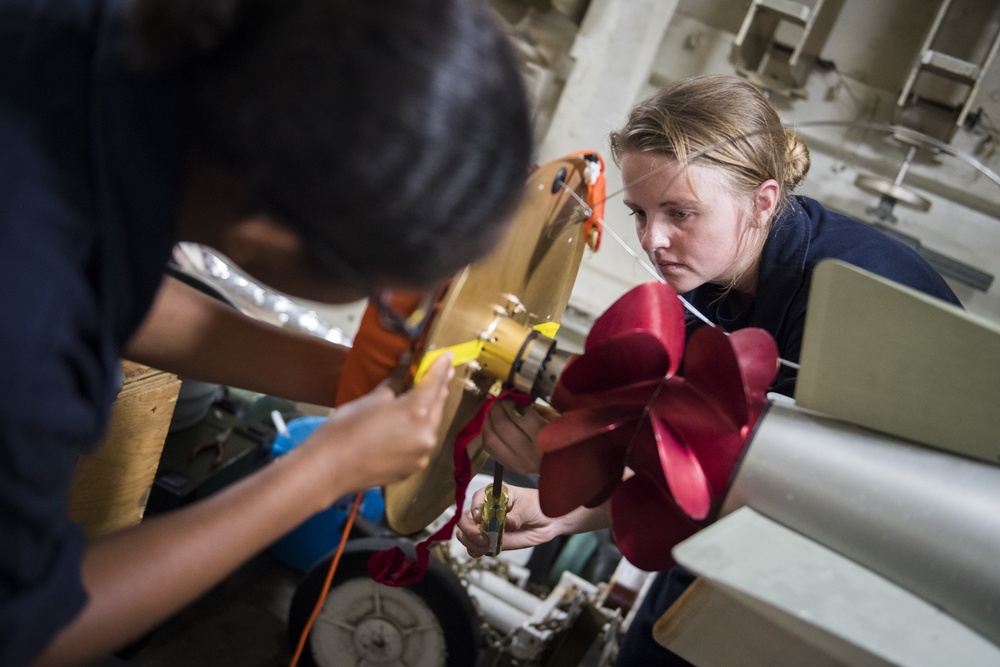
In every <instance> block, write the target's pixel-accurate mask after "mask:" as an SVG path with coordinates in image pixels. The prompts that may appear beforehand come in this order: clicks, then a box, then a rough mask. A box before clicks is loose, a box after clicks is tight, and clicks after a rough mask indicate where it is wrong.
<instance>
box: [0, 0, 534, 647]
mask: <svg viewBox="0 0 1000 667" xmlns="http://www.w3.org/2000/svg"><path fill="white" fill-rule="evenodd" d="M0 62H2V63H3V66H2V67H0V146H2V147H3V150H2V151H0V238H2V239H3V240H2V242H0V312H2V313H3V317H2V318H0V346H2V349H3V352H2V354H0V378H2V379H3V383H4V385H3V395H2V398H3V400H2V401H0V545H2V547H0V665H23V664H39V665H42V664H45V665H55V664H73V663H85V662H87V661H88V660H91V659H92V658H94V657H96V656H100V655H102V654H106V653H108V652H110V651H112V650H114V649H116V648H117V647H120V646H122V645H124V644H126V643H128V642H129V641H130V640H132V639H134V638H136V637H138V636H140V635H141V634H143V633H144V632H146V631H148V630H149V629H150V628H152V627H154V626H155V625H156V624H157V623H159V622H160V621H162V620H163V619H165V618H166V617H167V616H169V615H170V614H172V613H173V612H175V611H176V610H178V609H180V608H181V607H182V606H184V605H185V604H187V603H188V602H190V601H191V600H193V599H194V598H195V597H196V596H198V595H200V594H201V593H202V592H204V591H205V590H207V589H208V588H209V587H210V586H212V585H213V584H215V583H216V582H218V581H219V580H221V579H222V578H223V577H224V576H225V575H226V574H228V573H229V572H230V571H232V570H233V569H234V568H236V567H238V566H239V565H240V564H241V563H243V562H245V561H246V560H247V559H248V558H250V557H251V556H253V555H254V554H255V553H257V552H258V551H260V550H261V549H263V548H265V547H267V546H268V545H269V544H270V543H271V542H273V541H274V540H275V539H277V538H279V537H280V536H282V535H283V534H285V533H287V532H288V531H289V530H290V529H292V528H294V527H295V526H296V525H298V524H299V523H301V522H302V521H304V520H305V519H306V518H308V517H309V516H310V515H311V514H313V513H315V512H316V511H319V510H321V509H324V508H325V507H327V506H328V505H329V504H330V503H331V502H332V501H333V500H334V499H336V498H338V497H340V496H342V495H343V494H345V493H347V492H350V491H352V490H359V489H363V488H368V487H371V486H377V485H381V484H385V483H388V482H391V481H395V480H398V479H401V478H403V477H405V476H406V475H408V474H409V473H411V472H413V471H414V470H417V469H419V468H420V467H422V466H425V465H427V462H428V460H429V456H430V454H431V453H432V451H433V448H434V446H435V444H436V431H437V425H438V423H439V421H440V418H441V410H442V406H443V401H444V398H445V394H446V391H447V389H446V385H447V378H448V375H449V372H450V368H449V366H448V360H447V357H446V358H445V359H444V360H443V362H442V363H438V364H437V365H436V366H434V367H433V369H432V370H431V371H430V373H428V375H427V377H426V379H425V380H424V381H422V382H421V383H420V384H418V385H417V386H416V387H414V388H413V389H412V390H411V391H409V392H407V393H404V394H401V395H398V396H397V395H396V394H395V392H393V391H392V390H391V389H390V388H388V387H387V386H382V387H380V388H378V389H376V390H375V391H373V392H372V393H370V394H368V395H367V396H365V397H363V398H361V399H359V400H358V401H355V402H352V403H350V404H347V405H345V406H342V407H340V408H339V409H338V410H337V411H336V412H335V413H333V414H332V415H331V418H330V419H329V420H327V422H326V423H325V425H324V426H322V427H321V428H320V429H319V430H318V431H317V432H316V434H315V435H314V436H313V437H311V438H309V440H307V441H306V443H304V444H303V445H302V446H300V447H298V448H296V450H294V451H293V452H290V453H289V454H287V455H285V456H283V457H281V459H279V460H278V461H276V462H275V463H273V464H271V465H269V466H267V467H265V468H263V469H262V470H260V471H259V472H257V473H255V474H254V475H251V476H250V477H247V478H246V479H244V480H241V481H240V482H238V483H236V484H234V485H232V486H230V487H228V488H227V489H225V490H223V491H222V492H220V493H217V494H215V495H213V496H212V497H210V498H208V499H206V500H204V501H202V502H200V503H198V504H195V505H193V506H189V507H187V508H184V509H181V510H178V511H175V512H172V513H168V514H165V515H162V516H158V517H155V518H153V519H151V520H147V521H145V522H143V523H142V524H140V525H139V526H137V527H135V528H134V529H130V530H127V531H123V532H122V533H119V534H116V535H114V536H112V537H110V538H108V539H104V540H101V541H99V542H95V543H93V544H86V543H85V540H84V538H83V535H82V533H81V531H80V530H79V528H78V527H76V526H74V525H73V524H72V522H71V521H70V520H69V519H68V518H67V516H66V501H67V490H68V486H69V482H70V478H71V476H72V473H73V470H74V467H75V464H76V462H77V459H78V457H79V456H80V454H82V453H85V452H87V451H90V450H91V449H93V447H94V446H95V445H96V443H97V442H99V440H100V439H101V436H102V434H103V432H104V429H105V428H106V425H107V423H108V418H109V411H110V408H111V404H112V402H113V400H114V398H115V395H116V393H117V390H118V387H119V382H120V380H119V367H118V364H119V359H120V358H121V357H126V358H129V359H132V360H134V361H138V362H140V363H145V364H147V365H151V366H154V367H156V368H160V369H163V370H167V371H171V372H175V373H178V374H180V375H183V376H185V377H189V378H193V379H200V380H206V381H211V382H219V383H223V384H228V385H233V386H238V387H243V388H246V389H251V390H256V391H260V392H264V393H268V394H273V395H278V396H283V397H286V398H289V399H292V400H298V401H305V402H310V403H317V404H325V405H332V402H333V400H334V397H335V395H336V386H337V376H338V372H339V368H340V364H341V361H342V359H343V355H344V349H343V348H340V347H337V346H335V345H332V344H329V343H327V342H326V341H323V340H321V339H319V338H316V337H310V336H305V335H300V334H295V333H292V332H289V331H287V330H283V329H279V328H277V327H272V326H269V325H266V324H264V323H261V322H257V321H254V320H251V319H250V318H247V317H244V316H243V315H241V314H240V313H238V312H237V311H236V310H235V309H232V308H229V307H228V306H226V305H225V304H223V303H221V302H219V301H216V300H213V299H211V298H209V297H207V296H205V295H204V294H202V293H201V292H199V291H197V290H195V289H193V288H191V287H189V286H187V285H184V284H182V283H181V282H179V281H177V280H174V279H171V278H164V275H163V274H164V268H165V265H166V263H167V261H168V259H169V257H170V252H171V248H172V246H173V244H174V243H175V242H177V241H181V240H184V241H192V242H197V243H203V244H206V245H209V246H211V247H213V248H214V249H216V250H218V251H219V252H220V253H222V254H223V255H225V256H226V257H228V258H229V259H231V260H232V261H233V262H234V263H235V264H236V265H238V266H239V267H240V268H241V269H243V270H244V271H246V272H247V273H249V274H250V275H252V276H253V277H254V278H255V279H257V280H259V281H261V282H262V283H265V284H267V285H269V286H270V287H273V288H275V289H278V290H281V291H284V292H286V293H289V294H291V295H295V296H301V297H304V298H309V299H314V300H320V301H326V302H331V303H343V302H347V301H351V300H355V299H360V298H364V297H370V296H376V295H378V294H380V293H382V292H384V291H385V290H391V289H393V288H409V289H421V288H428V287H430V286H432V285H433V284H434V283H435V282H436V281H438V280H440V279H442V278H444V277H446V276H449V275H451V274H453V273H454V272H455V271H456V270H458V269H459V268H460V267H462V266H464V265H466V264H468V263H470V262H472V261H474V260H476V259H477V258H479V257H480V256H482V255H483V254H484V253H486V252H487V251H488V250H489V249H490V248H491V247H492V246H493V245H494V244H495V243H496V242H497V240H498V239H499V238H500V237H501V235H502V233H503V231H504V229H505V228H506V223H507V221H508V220H509V219H510V218H511V216H512V214H513V212H514V210H515V208H516V206H517V203H518V200H519V198H520V196H521V193H522V190H523V186H524V179H525V178H526V177H527V175H528V173H529V168H530V160H531V132H530V121H529V113H528V105H527V101H526V95H525V92H524V89H523V83H522V80H521V75H520V71H519V67H518V62H517V60H516V57H515V55H514V53H513V51H512V50H511V49H510V47H509V44H508V43H507V41H506V38H505V36H504V34H503V31H502V30H501V29H500V27H499V26H498V25H497V24H496V23H495V21H494V17H493V16H492V14H491V10H490V9H489V7H488V6H487V5H486V4H485V3H484V2H483V1H482V0H70V1H67V0H61V1H58V2H56V1H52V0H0Z"/></svg>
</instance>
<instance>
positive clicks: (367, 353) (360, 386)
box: [334, 292, 423, 405]
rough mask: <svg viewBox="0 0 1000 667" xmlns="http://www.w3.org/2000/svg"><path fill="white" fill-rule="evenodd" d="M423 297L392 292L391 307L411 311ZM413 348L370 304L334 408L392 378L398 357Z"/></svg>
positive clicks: (355, 340) (356, 337)
mask: <svg viewBox="0 0 1000 667" xmlns="http://www.w3.org/2000/svg"><path fill="white" fill-rule="evenodd" d="M421 298H423V294H422V293H421V292H393V296H392V305H393V307H394V308H395V309H396V310H397V312H401V313H406V312H410V311H412V310H413V309H414V308H416V307H417V306H418V305H419V304H420V299H421ZM409 348H410V339H409V338H408V337H407V336H406V334H403V333H398V332H396V331H389V330H388V329H386V328H385V327H383V326H382V323H381V322H379V318H378V307H377V306H376V305H375V304H374V303H371V302H369V304H368V308H367V309H365V312H364V315H362V317H361V324H360V325H359V326H358V333H357V334H356V335H355V336H354V344H353V345H352V346H351V349H350V350H348V352H347V357H346V358H345V359H344V367H343V369H342V370H341V373H340V384H338V385H337V398H336V400H335V402H334V405H343V404H344V403H347V402H348V401H353V400H354V399H355V398H360V397H361V396H364V395H365V394H367V393H368V392H370V391H371V390H372V389H374V388H375V387H376V385H378V383H379V382H381V381H382V380H384V379H386V378H387V377H389V375H390V374H391V373H392V371H393V369H394V368H396V364H398V363H399V356H400V355H401V354H402V353H403V352H405V351H406V350H408V349H409Z"/></svg>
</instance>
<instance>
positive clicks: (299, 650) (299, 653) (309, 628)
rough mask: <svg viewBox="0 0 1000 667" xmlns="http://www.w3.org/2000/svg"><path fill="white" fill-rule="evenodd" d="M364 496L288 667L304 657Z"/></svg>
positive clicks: (351, 515) (353, 507) (361, 494)
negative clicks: (303, 653)
mask: <svg viewBox="0 0 1000 667" xmlns="http://www.w3.org/2000/svg"><path fill="white" fill-rule="evenodd" d="M364 496H365V493H364V491H359V492H358V494H357V495H356V496H355V497H354V504H353V505H351V511H350V513H348V515H347V521H345V522H344V528H343V529H342V531H341V535H340V544H339V545H337V552H336V553H335V554H334V556H333V562H331V563H330V571H329V572H327V574H326V581H324V582H323V589H322V590H321V591H320V594H319V598H318V599H317V600H316V606H315V607H313V610H312V614H311V615H310V616H309V621H308V622H307V623H306V627H304V628H303V629H302V635H301V636H300V637H299V645H298V646H297V647H296V648H295V655H293V656H292V661H291V662H290V663H288V667H295V666H296V665H297V664H298V663H299V658H301V657H302V651H303V649H304V648H305V646H306V639H307V638H308V637H309V633H310V632H311V631H312V627H313V624H314V623H315V622H316V618H317V617H318V616H319V611H320V609H322V608H323V603H324V602H326V595H327V593H329V592H330V584H332V583H333V575H334V574H336V572H337V565H338V564H339V563H340V557H341V556H342V555H343V553H344V547H345V546H346V545H347V538H348V536H349V535H350V534H351V527H352V526H353V525H354V517H356V516H357V515H358V508H359V507H360V506H361V499H362V498H364Z"/></svg>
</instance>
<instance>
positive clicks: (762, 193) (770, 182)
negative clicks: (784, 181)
mask: <svg viewBox="0 0 1000 667" xmlns="http://www.w3.org/2000/svg"><path fill="white" fill-rule="evenodd" d="M780 195H781V186H780V185H778V181H776V180H774V179H773V178H769V179H767V180H766V181H764V182H763V183H761V184H760V185H759V186H757V192H756V194H755V195H754V216H753V219H754V222H753V225H754V226H755V227H764V226H766V225H767V222H768V220H770V219H771V216H773V215H774V211H775V210H776V209H777V208H778V197H779V196H780Z"/></svg>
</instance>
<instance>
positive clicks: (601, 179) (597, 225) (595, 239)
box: [570, 150, 608, 252]
mask: <svg viewBox="0 0 1000 667" xmlns="http://www.w3.org/2000/svg"><path fill="white" fill-rule="evenodd" d="M570 155H571V156H574V155H580V156H582V157H584V158H585V159H587V160H588V161H591V162H594V164H595V165H600V167H599V171H598V173H597V174H596V176H594V177H592V178H588V179H587V198H586V202H587V206H589V207H590V210H591V214H590V217H589V218H587V220H586V221H585V222H584V223H583V232H584V234H586V235H587V245H589V246H590V249H591V250H592V251H594V252H597V251H598V249H600V247H601V233H602V231H603V227H602V225H603V224H604V200H605V199H607V196H608V195H607V191H608V190H607V179H606V178H605V176H604V158H602V157H601V154H600V153H598V152H597V151H587V150H584V151H576V152H575V153H570ZM592 157H593V158H596V160H591V158H592ZM596 169H597V167H595V170H596Z"/></svg>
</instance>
